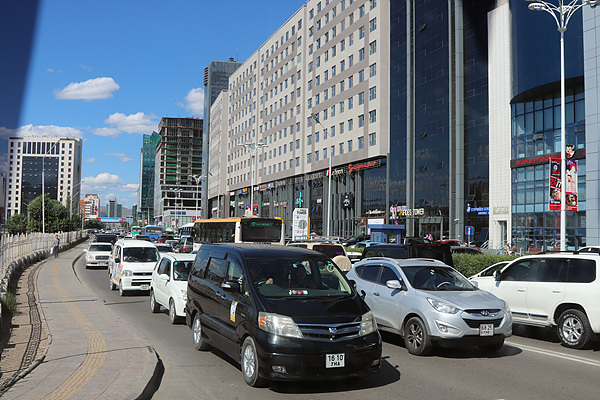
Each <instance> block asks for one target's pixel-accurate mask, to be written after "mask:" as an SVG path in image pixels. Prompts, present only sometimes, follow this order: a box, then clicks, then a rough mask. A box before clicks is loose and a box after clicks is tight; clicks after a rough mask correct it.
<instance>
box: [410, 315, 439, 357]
mask: <svg viewBox="0 0 600 400" xmlns="http://www.w3.org/2000/svg"><path fill="white" fill-rule="evenodd" d="M404 345H405V346H406V350H408V352H409V353H410V354H414V355H416V356H425V355H427V354H429V353H430V352H431V349H432V347H433V345H432V343H431V338H430V337H429V335H428V334H427V329H425V324H423V321H421V319H420V318H418V317H412V318H411V319H409V320H408V322H407V323H406V325H405V326H404Z"/></svg>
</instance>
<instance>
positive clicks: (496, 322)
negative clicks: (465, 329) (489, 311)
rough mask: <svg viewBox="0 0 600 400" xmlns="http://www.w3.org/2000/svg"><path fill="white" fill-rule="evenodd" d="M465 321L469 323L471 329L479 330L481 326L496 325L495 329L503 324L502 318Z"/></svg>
mask: <svg viewBox="0 0 600 400" xmlns="http://www.w3.org/2000/svg"><path fill="white" fill-rule="evenodd" d="M463 320H464V321H465V322H466V323H467V325H468V326H469V328H479V325H481V324H494V328H498V327H499V326H500V324H501V323H502V318H495V319H466V318H463Z"/></svg>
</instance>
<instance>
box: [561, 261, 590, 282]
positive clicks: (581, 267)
mask: <svg viewBox="0 0 600 400" xmlns="http://www.w3.org/2000/svg"><path fill="white" fill-rule="evenodd" d="M595 280H596V262H595V261H594V260H580V259H571V260H570V261H569V267H568V272H567V282H574V283H590V282H593V281H595Z"/></svg>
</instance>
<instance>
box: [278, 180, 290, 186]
mask: <svg viewBox="0 0 600 400" xmlns="http://www.w3.org/2000/svg"><path fill="white" fill-rule="evenodd" d="M288 183H289V182H288V180H287V179H283V180H281V181H277V182H275V187H276V188H278V187H282V186H286V185H287V184H288Z"/></svg>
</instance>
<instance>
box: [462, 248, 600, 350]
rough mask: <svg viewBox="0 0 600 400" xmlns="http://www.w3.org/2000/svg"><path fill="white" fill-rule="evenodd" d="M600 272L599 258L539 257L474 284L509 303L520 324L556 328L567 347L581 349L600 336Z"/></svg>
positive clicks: (590, 255)
mask: <svg viewBox="0 0 600 400" xmlns="http://www.w3.org/2000/svg"><path fill="white" fill-rule="evenodd" d="M599 268H600V254H598V253H593V252H587V253H579V252H575V253H556V254H538V255H532V256H525V257H520V258H518V259H516V260H514V261H513V262H511V263H510V264H508V265H507V266H506V267H504V268H503V269H502V270H501V271H497V272H495V273H494V275H493V276H480V277H476V278H472V279H471V281H472V282H473V283H475V284H476V285H478V286H479V288H481V289H484V290H487V291H489V292H491V293H493V294H495V295H496V296H498V297H500V298H501V299H503V300H505V301H506V302H507V303H508V305H509V306H510V309H511V310H512V314H513V319H514V322H515V323H519V324H525V325H533V326H556V327H557V330H558V336H559V337H560V340H561V341H562V344H563V345H564V346H566V347H570V348H574V349H581V348H583V347H585V346H586V345H587V344H588V343H589V342H590V341H591V340H592V339H594V338H595V337H596V336H597V334H598V333H600V301H599V299H600V297H599V294H600V280H599V279H598V276H599V274H600V270H599Z"/></svg>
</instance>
